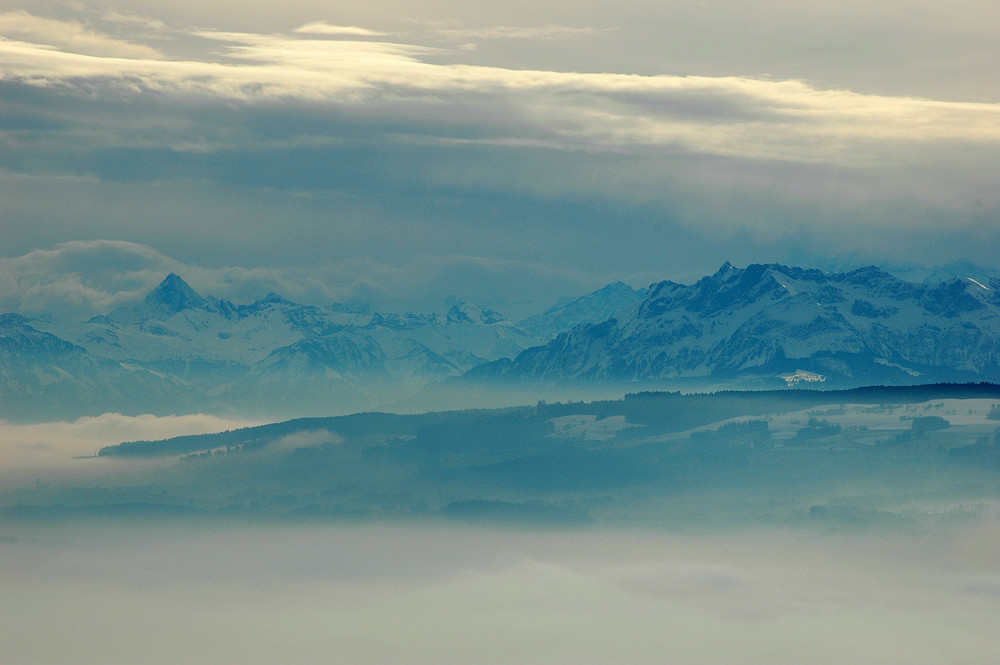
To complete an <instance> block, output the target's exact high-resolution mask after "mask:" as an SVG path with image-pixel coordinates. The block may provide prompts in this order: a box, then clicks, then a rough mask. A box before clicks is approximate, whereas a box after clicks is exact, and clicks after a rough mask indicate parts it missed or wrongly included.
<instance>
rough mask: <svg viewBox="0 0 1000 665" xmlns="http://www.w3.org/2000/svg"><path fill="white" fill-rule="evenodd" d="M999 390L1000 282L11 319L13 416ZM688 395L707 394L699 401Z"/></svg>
mask: <svg viewBox="0 0 1000 665" xmlns="http://www.w3.org/2000/svg"><path fill="white" fill-rule="evenodd" d="M970 380H971V381H982V380H986V381H997V380H1000V280H997V279H996V278H993V279H992V280H987V281H986V283H984V281H983V280H982V279H980V280H976V279H973V278H952V279H948V280H945V281H941V282H936V283H930V284H916V283H911V282H906V281H903V280H900V279H897V278H895V277H893V276H892V275H890V274H889V273H887V272H885V271H883V270H881V269H879V268H877V267H874V266H870V267H866V268H860V269H857V270H851V271H847V272H840V273H827V272H823V271H820V270H813V269H803V268H790V267H787V266H783V265H780V264H768V265H763V264H755V265H750V266H747V267H746V268H737V267H735V266H733V265H731V264H729V263H725V264H723V266H722V267H721V268H720V269H719V270H718V271H716V273H715V274H713V275H709V276H706V277H704V278H702V279H700V280H698V281H697V282H695V283H694V284H690V285H685V284H679V283H676V282H672V281H663V282H659V283H656V284H653V285H651V286H650V287H649V288H648V289H643V290H636V289H633V288H632V287H630V286H628V285H626V284H623V283H621V282H618V283H614V284H609V285H608V286H606V287H604V288H602V289H600V290H598V291H595V292H593V293H591V294H588V295H585V296H583V297H581V298H577V299H576V300H572V301H569V302H565V303H562V304H560V305H559V306H556V307H553V308H551V309H550V310H548V311H547V312H545V313H544V314H541V315H538V316H534V317H531V318H529V319H525V320H523V321H519V322H514V321H511V320H509V319H508V318H506V317H505V316H504V315H503V314H501V313H499V312H497V311H495V310H493V309H491V308H489V307H485V306H482V305H479V304H476V303H472V302H460V303H457V304H455V305H454V306H453V307H452V308H451V310H450V311H449V312H447V313H446V314H443V315H442V314H414V313H403V314H399V313H389V312H369V311H366V310H360V309H356V308H351V307H347V306H344V305H337V304H335V305H329V306H325V307H319V306H315V305H303V304H299V303H294V302H291V301H289V300H287V299H285V298H283V297H281V296H279V295H277V294H274V293H271V294H268V295H266V296H265V297H263V298H261V299H259V300H257V301H254V302H252V303H249V304H235V303H232V302H230V301H227V300H223V299H218V298H214V297H212V296H205V295H202V294H199V293H198V292H196V291H195V290H194V289H192V288H191V287H190V286H189V285H188V284H187V283H186V282H185V281H184V280H183V279H182V278H181V277H180V276H179V275H176V274H170V275H167V276H166V278H165V279H164V280H163V281H162V282H161V283H160V284H159V285H158V286H157V287H156V288H154V289H153V290H152V291H151V292H150V293H149V294H148V295H147V296H146V297H145V298H144V300H143V301H142V302H140V303H138V304H135V305H130V306H127V307H120V308H117V309H115V310H113V311H110V312H108V313H106V314H103V315H100V316H96V317H93V318H91V319H90V320H88V321H86V322H80V323H67V322H65V321H55V320H47V319H41V318H40V319H27V318H24V317H21V316H19V315H17V314H6V315H3V316H2V317H0V417H6V418H12V419H15V420H17V419H22V420H33V419H47V418H52V417H69V416H73V415H84V414H88V413H95V412H98V413H99V412H102V411H122V412H125V413H137V412H151V413H185V412H210V413H218V414H253V415H256V416H260V417H268V416H274V417H286V416H287V417H291V416H295V415H311V414H325V413H332V412H344V411H349V410H361V409H370V408H375V407H379V406H383V405H387V404H392V403H394V402H396V401H398V400H400V399H405V398H407V397H408V396H413V395H415V394H418V393H420V392H421V391H424V390H425V388H426V387H428V386H432V387H433V386H437V387H442V386H443V387H447V388H448V389H452V388H457V389H458V390H459V391H462V392H468V391H470V390H472V389H473V388H472V387H473V386H474V387H475V390H485V389H487V388H488V387H491V386H501V387H510V386H520V385H532V386H535V387H542V388H545V387H553V386H564V385H625V386H633V387H635V388H637V389H643V388H647V387H664V388H669V387H672V386H675V385H698V383H697V382H702V384H703V385H711V384H723V385H726V386H727V387H734V386H735V387H739V386H746V387H782V386H796V385H822V386H824V387H845V386H847V387H849V386H857V385H866V384H872V383H891V384H913V383H931V382H939V381H970ZM684 382H694V383H688V384H685V383H684Z"/></svg>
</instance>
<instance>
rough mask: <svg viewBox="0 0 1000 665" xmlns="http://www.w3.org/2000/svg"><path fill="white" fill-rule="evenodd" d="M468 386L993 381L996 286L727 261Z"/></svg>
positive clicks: (493, 367) (486, 372)
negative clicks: (483, 383) (708, 380)
mask: <svg viewBox="0 0 1000 665" xmlns="http://www.w3.org/2000/svg"><path fill="white" fill-rule="evenodd" d="M468 376H469V378H470V379H474V380H476V381H496V380H498V379H502V380H506V381H525V380H530V381H539V380H541V381H546V382H609V381H613V382H621V383H627V384H628V383H632V384H634V383H641V382H655V381H662V380H664V379H667V380H669V379H697V378H711V379H713V380H719V381H725V380H731V379H737V380H742V381H744V382H747V381H752V380H756V381H759V382H762V383H763V385H765V386H767V385H774V384H777V383H780V381H782V380H783V381H785V382H786V383H787V384H790V385H791V384H795V383H798V382H800V381H806V382H825V381H830V382H832V383H834V384H838V385H863V384H870V383H915V382H922V383H924V382H937V381H953V380H988V381H996V380H997V379H998V378H1000V280H998V279H996V278H993V279H992V280H991V281H990V282H989V284H983V283H982V282H979V281H977V280H974V279H972V278H965V279H961V278H952V279H948V280H945V281H941V282H937V283H931V284H914V283H910V282H905V281H902V280H899V279H897V278H895V277H893V276H892V275H890V274H889V273H887V272H884V271H882V270H880V269H878V268H877V267H874V266H872V267H866V268H860V269H857V270H852V271H849V272H843V273H834V274H829V273H825V272H822V271H819V270H807V269H802V268H789V267H786V266H783V265H778V264H771V265H759V264H757V265H750V266H748V267H746V268H736V267H734V266H732V265H730V264H729V263H726V264H724V265H723V266H722V267H721V268H720V269H719V270H718V271H717V272H716V273H715V274H714V275H710V276H707V277H704V278H702V279H701V280H699V281H698V282H696V283H695V284H691V285H684V284H678V283H675V282H671V281H664V282H659V283H657V284H653V285H652V286H651V287H650V288H649V290H648V294H647V296H646V298H645V299H644V300H642V301H641V302H638V303H636V304H634V305H632V306H630V307H627V308H625V309H623V310H622V311H621V312H619V314H618V315H616V316H615V317H612V318H609V319H607V320H605V321H601V322H592V323H585V324H580V325H577V326H575V327H574V328H572V329H571V330H568V331H566V332H563V333H560V334H559V335H558V336H556V337H555V338H554V339H553V340H551V341H550V342H548V343H547V344H544V345H541V346H538V347H533V348H530V349H526V350H525V351H523V352H521V353H520V354H518V355H517V356H516V357H514V358H513V359H501V360H497V361H494V362H492V363H488V364H485V365H482V366H480V367H477V368H475V369H473V370H472V371H471V372H470V373H469V375H468Z"/></svg>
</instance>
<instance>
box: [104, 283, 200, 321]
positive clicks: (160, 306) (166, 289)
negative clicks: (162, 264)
mask: <svg viewBox="0 0 1000 665" xmlns="http://www.w3.org/2000/svg"><path fill="white" fill-rule="evenodd" d="M210 306H211V303H210V302H209V300H208V299H207V298H205V297H204V296H202V295H201V294H199V293H198V292H197V291H195V290H194V289H192V288H191V287H190V286H189V285H188V283H187V282H185V281H184V280H183V279H181V277H180V276H179V275H178V274H176V273H170V274H169V275H167V276H166V278H164V280H163V281H162V282H160V283H159V284H158V285H157V286H156V288H154V289H153V290H152V291H150V292H149V293H148V294H146V297H145V298H143V301H142V302H141V303H139V304H138V305H129V306H126V307H119V308H118V309H116V310H114V311H113V312H111V313H109V314H108V318H110V319H111V320H112V321H115V322H118V323H124V324H127V325H131V324H134V323H138V322H141V321H149V320H158V321H165V320H167V319H169V318H170V317H171V316H173V315H175V314H177V313H178V312H183V311H185V310H192V309H206V308H208V307H210Z"/></svg>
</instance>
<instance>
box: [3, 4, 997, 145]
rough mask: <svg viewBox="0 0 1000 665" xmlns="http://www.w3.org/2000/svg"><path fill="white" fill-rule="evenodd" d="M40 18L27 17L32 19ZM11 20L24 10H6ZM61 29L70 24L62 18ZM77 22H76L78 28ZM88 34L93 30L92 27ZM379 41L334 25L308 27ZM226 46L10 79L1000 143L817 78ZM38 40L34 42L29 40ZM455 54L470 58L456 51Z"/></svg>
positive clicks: (847, 138)
mask: <svg viewBox="0 0 1000 665" xmlns="http://www.w3.org/2000/svg"><path fill="white" fill-rule="evenodd" d="M22 15H23V19H24V20H27V19H29V18H30V17H29V16H28V15H27V14H23V13H20V14H18V16H22ZM6 16H11V15H6ZM60 25H63V24H62V23H60ZM66 25H69V24H66ZM80 30H82V28H80ZM317 31H319V32H322V33H325V34H329V35H345V36H351V35H363V36H375V35H378V34H379V33H377V32H374V31H369V30H366V29H363V28H355V27H349V28H344V27H339V26H334V25H330V24H327V23H313V24H308V25H305V26H302V27H300V28H298V29H297V32H311V33H315V32H317ZM195 34H196V35H197V36H200V37H204V38H207V39H210V40H215V41H217V42H219V43H220V44H222V45H223V49H222V50H221V51H219V52H218V53H217V55H216V57H213V58H208V57H206V58H205V59H202V60H162V59H152V58H150V57H140V55H138V54H133V55H132V56H131V57H127V54H125V53H118V54H115V57H108V56H96V55H90V54H86V53H84V52H82V51H81V50H74V49H73V48H72V46H73V44H72V43H69V44H67V45H66V46H65V47H64V48H63V49H62V50H54V49H53V48H51V47H49V46H44V45H41V44H38V43H34V42H29V41H25V37H23V36H22V41H13V40H4V41H2V42H0V55H2V56H3V58H4V61H5V64H4V70H3V75H4V77H5V78H6V79H8V80H19V81H27V82H32V83H34V84H38V85H59V86H69V87H71V88H72V87H77V86H80V85H81V82H80V81H79V80H78V79H80V78H81V77H82V78H83V79H84V80H89V81H98V80H100V81H103V82H104V83H103V85H107V86H110V88H109V89H115V88H117V89H118V90H119V94H121V93H126V94H127V93H130V92H131V93H132V94H141V91H143V90H157V91H161V92H165V93H169V94H198V95H216V96H219V97H222V98H232V99H234V100H241V101H243V102H254V101H262V100H287V99H292V98H299V99H303V100H314V101H323V102H325V103H329V104H332V105H334V106H343V105H345V104H348V105H355V106H356V107H357V110H358V111H361V110H362V109H363V108H364V107H365V106H374V107H378V106H379V105H382V104H385V103H389V102H390V101H392V102H396V101H405V102H406V103H407V104H409V105H411V106H412V107H413V108H412V109H407V110H403V109H399V108H398V107H397V110H398V111H402V112H403V113H406V114H412V113H414V111H415V110H417V109H419V108H421V107H428V108H434V107H435V106H440V105H442V104H449V103H455V102H456V101H461V102H462V103H464V104H467V105H471V106H473V107H474V106H478V105H483V106H484V107H486V106H489V105H490V104H492V103H493V101H492V100H494V99H495V98H496V97H497V96H499V97H501V98H502V99H504V100H505V105H506V108H507V110H508V112H509V113H510V115H511V117H510V118H509V122H511V123H512V126H511V130H510V133H509V134H508V138H509V139H510V140H517V139H518V138H519V136H518V134H517V133H516V131H515V127H516V126H517V123H518V122H527V123H528V124H529V125H533V126H534V127H535V128H536V130H537V131H538V132H539V133H540V134H542V135H547V136H548V137H549V138H550V140H552V141H555V142H556V144H558V145H561V146H564V147H577V148H600V149H631V148H635V147H655V146H664V147H681V148H683V149H685V150H690V151H694V152H701V153H707V154H716V155H738V156H743V157H755V158H765V159H773V158H780V159H789V160H794V161H820V162H824V161H825V162H831V163H848V164H850V163H854V164H865V163H871V162H872V161H873V160H874V162H875V163H878V162H879V161H882V160H884V159H886V158H888V156H889V152H888V151H887V147H888V148H892V147H893V146H894V145H896V144H900V143H902V144H909V145H914V146H921V145H926V144H931V145H933V144H935V143H937V142H941V141H951V142H980V143H982V142H988V143H996V142H1000V105H996V104H984V103H961V102H944V101H935V100H926V99H915V98H907V97H889V96H878V95H865V94H859V93H855V92H851V91H848V90H833V89H823V88H820V87H816V86H814V85H812V84H809V83H807V82H805V81H795V80H786V81H781V80H769V79H755V78H743V77H705V76H668V75H661V76H638V75H626V74H596V73H573V72H557V71H542V70H512V69H504V68H501V67H491V66H480V65H467V64H462V63H460V62H456V63H452V64H436V63H433V62H430V61H428V60H427V59H426V58H427V56H429V55H431V54H434V53H436V52H438V50H437V49H429V48H428V47H425V46H419V45H414V44H400V43H392V42H385V41H351V40H330V39H306V38H292V37H288V36H285V35H280V34H251V33H233V32H219V31H205V30H201V31H198V32H197V33H195ZM29 36H30V35H29ZM451 55H452V56H453V57H454V56H455V55H457V54H454V53H453V54H451Z"/></svg>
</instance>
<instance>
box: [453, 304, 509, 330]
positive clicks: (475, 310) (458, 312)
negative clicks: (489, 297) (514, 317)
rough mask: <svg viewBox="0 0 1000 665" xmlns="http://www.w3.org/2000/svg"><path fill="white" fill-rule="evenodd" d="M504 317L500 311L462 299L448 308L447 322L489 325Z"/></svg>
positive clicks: (503, 319) (500, 320) (502, 319)
mask: <svg viewBox="0 0 1000 665" xmlns="http://www.w3.org/2000/svg"><path fill="white" fill-rule="evenodd" d="M505 320H506V317H505V316H504V315H503V314H501V313H500V312H497V311H494V310H492V309H487V308H486V307H480V306H479V305H477V304H475V303H471V302H468V301H464V300H463V301H462V302H459V303H456V304H454V305H452V306H451V309H449V310H448V322H449V323H475V324H486V325H491V324H494V323H500V322H502V321H505Z"/></svg>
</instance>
